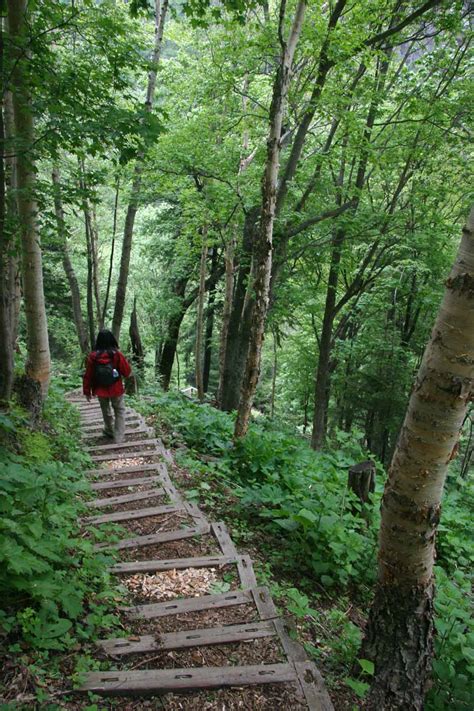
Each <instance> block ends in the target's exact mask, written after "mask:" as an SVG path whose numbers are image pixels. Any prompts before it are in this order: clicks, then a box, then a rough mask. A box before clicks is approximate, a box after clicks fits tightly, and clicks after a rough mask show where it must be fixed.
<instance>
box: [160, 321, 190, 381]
mask: <svg viewBox="0 0 474 711" xmlns="http://www.w3.org/2000/svg"><path fill="white" fill-rule="evenodd" d="M185 313H186V311H180V312H179V314H176V315H175V316H172V317H171V318H170V320H169V322H168V333H167V334H166V340H165V342H164V344H163V349H162V351H161V359H160V367H159V377H160V379H161V387H162V388H163V390H168V389H169V386H170V381H171V373H172V370H173V363H174V358H175V355H176V348H177V346H178V337H179V329H180V327H181V323H182V321H183V318H184V316H185Z"/></svg>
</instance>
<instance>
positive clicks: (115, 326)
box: [112, 0, 168, 340]
mask: <svg viewBox="0 0 474 711" xmlns="http://www.w3.org/2000/svg"><path fill="white" fill-rule="evenodd" d="M167 11H168V0H162V1H161V0H155V44H154V48H153V56H152V60H151V61H152V67H153V68H152V69H151V71H150V73H149V75H148V87H147V93H146V100H145V111H146V112H151V110H152V108H153V99H154V96H155V87H156V72H157V67H158V63H159V61H160V55H161V48H162V44H163V30H164V27H165V19H166V13H167ZM144 158H145V151H144V149H142V150H140V151H139V152H138V155H137V158H136V162H135V170H134V174H133V183H132V192H131V197H130V202H129V204H128V208H127V215H126V217H125V227H124V233H123V243H122V256H121V260H120V272H119V278H118V283H117V290H116V292H115V308H114V315H113V319H112V332H113V334H114V336H115V338H116V339H117V340H119V337H120V329H121V326H122V319H123V312H124V309H125V298H126V295H127V282H128V272H129V269H130V255H131V252H132V240H133V229H134V225H135V216H136V214H137V211H138V201H139V198H140V192H141V184H142V171H143V161H144Z"/></svg>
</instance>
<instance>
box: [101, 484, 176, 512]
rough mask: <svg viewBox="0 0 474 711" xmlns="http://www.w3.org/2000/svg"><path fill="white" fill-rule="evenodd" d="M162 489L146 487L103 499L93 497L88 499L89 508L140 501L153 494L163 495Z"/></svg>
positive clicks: (153, 495) (151, 496) (152, 496)
mask: <svg viewBox="0 0 474 711" xmlns="http://www.w3.org/2000/svg"><path fill="white" fill-rule="evenodd" d="M165 495H166V492H165V490H164V489H158V488H156V489H147V490H146V491H138V492H137V493H135V494H121V495H120V496H109V497H106V498H104V499H95V501H88V502H87V506H89V508H94V509H100V508H102V507H104V506H115V505H116V504H128V503H129V502H130V501H142V500H143V499H152V498H154V497H155V496H165Z"/></svg>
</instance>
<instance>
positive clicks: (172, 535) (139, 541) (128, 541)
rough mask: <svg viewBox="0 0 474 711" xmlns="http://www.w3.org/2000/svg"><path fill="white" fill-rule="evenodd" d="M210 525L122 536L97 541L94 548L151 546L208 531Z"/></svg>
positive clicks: (115, 548) (117, 548)
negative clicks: (113, 541) (121, 538)
mask: <svg viewBox="0 0 474 711" xmlns="http://www.w3.org/2000/svg"><path fill="white" fill-rule="evenodd" d="M210 529H211V527H210V525H209V524H207V525H206V524H202V525H199V526H188V527H186V528H178V529H176V530H174V531H161V532H160V533H151V534H150V535H148V536H136V537H135V538H124V539H123V540H121V541H118V543H98V544H97V545H96V548H98V549H103V548H111V549H113V550H123V549H124V548H138V547H141V546H151V545H154V544H155V543H169V542H170V541H180V540H181V539H183V538H194V536H200V535H203V534H206V533H209V531H210Z"/></svg>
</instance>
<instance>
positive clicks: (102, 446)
mask: <svg viewBox="0 0 474 711" xmlns="http://www.w3.org/2000/svg"><path fill="white" fill-rule="evenodd" d="M159 441H160V440H158V439H139V440H136V441H133V442H112V443H110V444H93V445H92V446H90V447H84V449H85V450H86V452H93V451H94V450H95V449H98V450H100V451H101V452H102V451H107V450H109V449H126V448H127V447H133V446H135V445H137V446H138V445H139V444H140V445H141V444H145V445H152V444H153V445H156V444H157V442H159ZM155 449H157V447H155ZM158 451H159V450H158Z"/></svg>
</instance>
